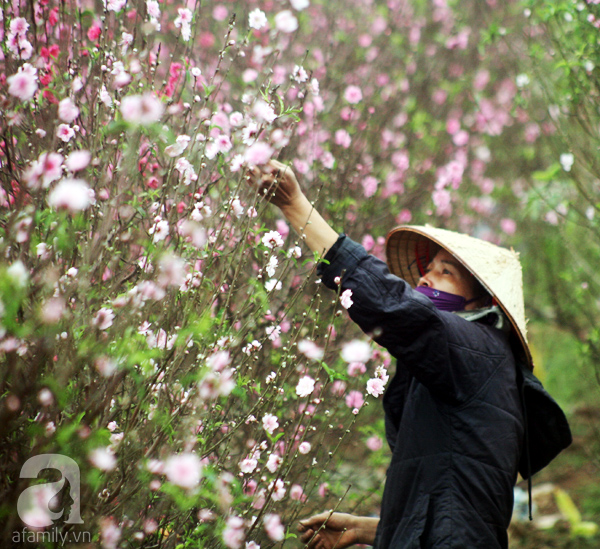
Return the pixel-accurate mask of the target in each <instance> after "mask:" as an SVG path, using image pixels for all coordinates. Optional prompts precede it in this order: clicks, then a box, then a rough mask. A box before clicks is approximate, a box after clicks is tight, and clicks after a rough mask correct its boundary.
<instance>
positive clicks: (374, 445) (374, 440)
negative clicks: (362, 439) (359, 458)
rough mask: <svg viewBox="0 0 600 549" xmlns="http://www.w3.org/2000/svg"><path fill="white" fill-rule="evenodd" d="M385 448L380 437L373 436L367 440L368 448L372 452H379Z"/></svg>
mask: <svg viewBox="0 0 600 549" xmlns="http://www.w3.org/2000/svg"><path fill="white" fill-rule="evenodd" d="M382 447H383V441H382V440H381V439H380V438H379V437H378V436H375V435H374V436H372V437H369V438H368V439H367V448H368V449H369V450H371V451H372V452H377V450H381V448H382Z"/></svg>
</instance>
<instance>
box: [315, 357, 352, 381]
mask: <svg viewBox="0 0 600 549" xmlns="http://www.w3.org/2000/svg"><path fill="white" fill-rule="evenodd" d="M320 364H321V366H322V368H323V370H325V372H326V373H327V375H328V376H329V381H335V380H336V379H339V380H343V381H345V380H347V379H348V376H347V375H345V374H341V373H338V372H336V371H335V370H334V369H332V368H330V367H329V366H327V364H325V362H323V361H321V362H320Z"/></svg>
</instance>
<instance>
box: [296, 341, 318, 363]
mask: <svg viewBox="0 0 600 549" xmlns="http://www.w3.org/2000/svg"><path fill="white" fill-rule="evenodd" d="M298 351H300V352H301V353H302V354H303V355H304V356H305V357H306V358H310V359H311V360H322V359H323V354H324V351H323V349H321V348H320V347H319V346H318V345H317V344H316V343H314V342H313V341H310V340H308V339H303V340H301V341H299V342H298Z"/></svg>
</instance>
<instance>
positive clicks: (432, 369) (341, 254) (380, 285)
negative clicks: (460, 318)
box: [317, 235, 473, 403]
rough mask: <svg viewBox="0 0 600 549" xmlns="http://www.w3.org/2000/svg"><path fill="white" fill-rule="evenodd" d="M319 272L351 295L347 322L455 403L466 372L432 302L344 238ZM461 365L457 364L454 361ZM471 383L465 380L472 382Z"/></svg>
mask: <svg viewBox="0 0 600 549" xmlns="http://www.w3.org/2000/svg"><path fill="white" fill-rule="evenodd" d="M317 272H318V274H320V275H321V278H322V281H323V283H324V284H325V285H326V286H327V287H328V288H331V289H335V290H337V289H338V285H337V284H336V283H335V281H334V280H335V278H336V277H340V279H341V286H342V287H341V291H344V290H347V289H350V290H351V291H352V300H353V304H352V305H351V306H350V308H349V309H348V313H349V315H350V318H351V319H352V320H353V321H354V322H355V323H356V324H358V326H359V327H360V328H361V329H362V330H363V331H364V332H365V333H366V334H367V335H369V336H371V337H372V338H373V339H374V340H375V341H376V342H377V343H378V344H379V345H381V346H383V347H385V348H386V349H387V350H388V351H389V352H390V354H391V355H392V356H394V357H395V358H397V359H398V365H399V367H404V368H406V369H407V370H408V371H409V373H410V374H412V375H413V376H414V377H416V378H417V379H418V380H419V381H420V382H421V383H423V384H424V385H425V386H426V387H427V388H428V389H429V390H430V391H432V392H434V393H437V394H438V396H439V397H440V398H443V399H444V400H447V401H450V402H454V403H457V402H458V401H461V400H464V398H465V397H466V396H467V395H466V392H467V393H470V392H471V391H466V392H465V387H464V386H462V384H464V382H465V381H466V376H465V374H466V372H462V371H461V369H462V366H461V364H457V363H456V362H457V360H456V357H457V353H456V352H455V349H451V348H450V345H449V334H448V322H447V321H446V320H445V318H444V314H450V313H442V312H440V311H438V310H437V309H436V308H435V306H434V305H433V303H431V301H430V300H429V299H428V298H427V297H425V296H423V295H422V294H420V293H419V292H416V291H414V290H413V289H412V288H411V286H410V285H409V284H408V283H407V282H405V281H404V280H402V279H401V278H398V277H397V276H395V275H393V274H391V273H390V272H389V270H388V268H387V265H386V264H385V263H384V262H383V261H381V260H380V259H378V258H376V257H374V256H372V255H369V254H368V253H367V252H366V250H365V249H364V248H363V247H362V246H361V245H360V244H357V243H356V242H354V241H352V240H351V239H350V238H348V237H347V236H345V235H341V236H340V238H339V239H338V241H337V242H336V244H335V245H334V246H333V247H332V248H331V249H330V250H329V252H328V254H327V255H326V256H325V262H324V263H322V264H320V265H319V269H318V271H317ZM458 362H460V360H459V361H458ZM472 381H473V380H472V379H471V381H469V382H468V383H469V384H470V383H471V382H472Z"/></svg>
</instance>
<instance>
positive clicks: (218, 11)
mask: <svg viewBox="0 0 600 549" xmlns="http://www.w3.org/2000/svg"><path fill="white" fill-rule="evenodd" d="M228 14H229V12H228V11H227V8H226V7H225V6H223V5H222V4H218V5H216V6H215V7H214V9H213V13H212V15H213V19H214V20H215V21H225V19H227V15H228Z"/></svg>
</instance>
